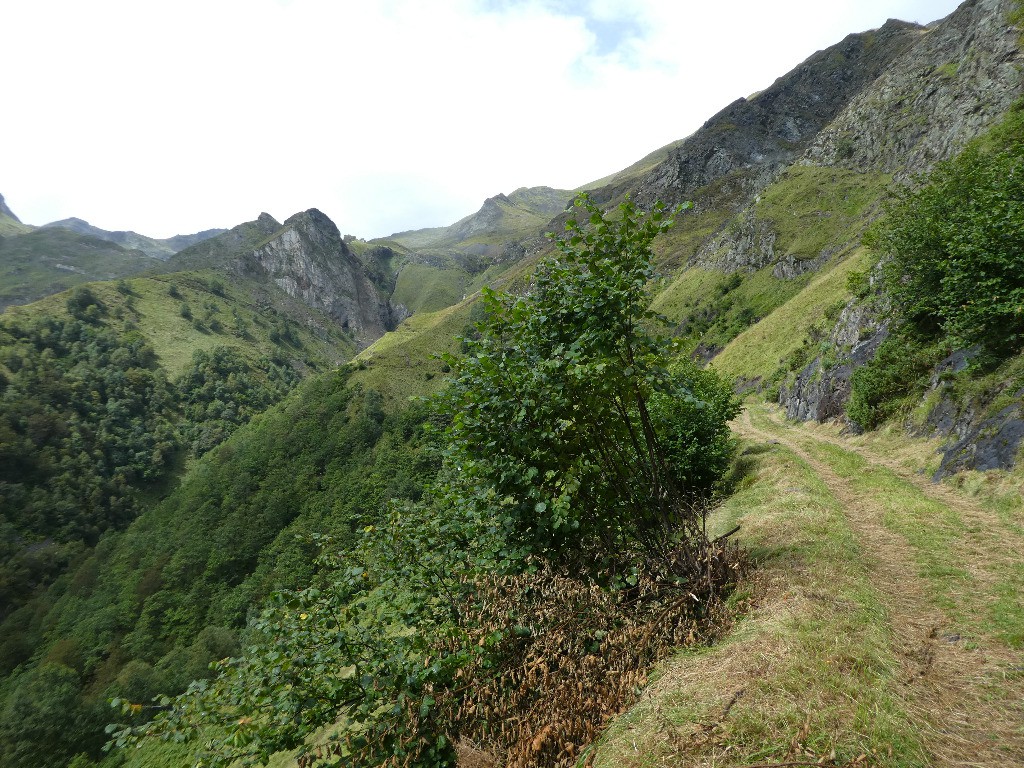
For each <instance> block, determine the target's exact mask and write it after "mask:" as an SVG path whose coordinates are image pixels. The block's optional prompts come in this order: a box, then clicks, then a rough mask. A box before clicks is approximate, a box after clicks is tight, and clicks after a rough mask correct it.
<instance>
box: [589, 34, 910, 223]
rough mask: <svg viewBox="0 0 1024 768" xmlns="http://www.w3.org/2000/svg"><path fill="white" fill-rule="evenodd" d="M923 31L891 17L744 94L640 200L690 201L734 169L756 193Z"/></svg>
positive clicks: (683, 149)
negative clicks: (749, 94)
mask: <svg viewBox="0 0 1024 768" xmlns="http://www.w3.org/2000/svg"><path fill="white" fill-rule="evenodd" d="M921 34H922V28H921V27H918V26H917V25H914V24H907V23H905V22H900V21H889V22H887V23H886V24H885V26H883V27H882V28H881V29H879V30H877V31H874V32H865V33H860V34H852V35H849V36H847V37H846V38H845V39H844V40H843V41H842V42H840V43H838V44H836V45H833V46H831V47H830V48H827V49H825V50H823V51H819V52H817V53H816V54H814V55H813V56H811V57H810V58H809V59H807V61H805V62H804V63H803V64H801V65H800V66H799V67H797V68H796V69H794V70H793V71H792V72H790V73H789V74H787V75H785V76H783V77H780V78H779V79H778V80H776V81H775V83H773V84H772V85H771V86H770V87H769V88H767V89H765V90H764V91H762V92H761V93H759V94H756V95H755V96H752V97H750V98H749V99H745V98H744V99H737V100H736V101H735V102H733V103H732V104H730V105H729V106H728V107H726V108H725V109H723V110H722V111H721V112H719V113H718V114H716V115H715V116H714V117H712V118H711V119H710V120H708V121H707V122H706V123H705V124H704V125H703V126H702V127H701V128H700V129H699V130H698V131H697V132H695V133H694V134H693V135H692V136H690V137H689V138H688V139H686V140H684V141H683V142H682V143H681V144H680V145H679V146H678V147H676V148H674V149H672V150H671V151H670V152H669V156H668V158H667V159H666V160H665V161H664V162H662V163H661V164H660V165H658V166H657V167H656V168H654V169H653V170H652V171H651V172H650V173H648V174H647V175H646V176H644V177H643V178H642V179H641V180H640V182H639V184H638V185H637V189H636V191H635V195H636V199H637V201H638V203H639V204H640V205H641V206H649V205H652V204H653V203H654V201H655V200H662V201H664V202H666V203H672V204H674V203H679V202H683V201H685V200H688V199H692V198H693V196H694V193H695V191H696V190H698V189H699V188H701V187H704V186H706V185H708V184H711V183H713V182H715V181H717V180H719V179H721V178H723V177H725V176H726V175H727V174H730V173H733V172H742V173H744V175H745V176H746V177H747V186H748V188H749V189H748V192H749V194H750V195H753V194H756V192H757V191H758V190H759V189H763V188H764V187H765V186H766V185H767V184H768V183H770V182H771V181H772V180H774V179H775V178H776V176H777V175H778V173H779V172H780V171H781V170H782V169H783V168H784V167H786V166H788V165H790V164H791V163H792V162H793V161H795V160H796V159H797V158H798V157H799V156H800V155H801V154H802V153H803V152H804V151H805V150H806V148H807V147H808V145H809V143H810V142H811V141H812V140H813V139H814V138H815V137H816V136H817V134H818V132H819V131H821V130H822V129H823V128H824V127H825V126H826V125H828V123H830V122H831V121H832V120H833V119H835V117H836V116H837V115H838V114H839V113H840V112H841V111H842V110H843V109H844V108H845V107H846V106H847V105H848V104H849V103H850V100H851V99H852V98H854V97H855V96H856V95H857V94H858V93H859V92H860V91H861V90H863V89H864V88H865V87H867V86H868V85H870V84H871V83H872V82H874V81H875V79H876V78H877V77H878V76H879V75H881V74H882V73H883V72H885V71H886V70H887V69H889V68H890V67H891V66H892V64H893V62H894V61H895V60H896V59H897V58H899V57H900V56H901V55H902V54H903V53H904V52H905V51H906V50H907V49H909V48H910V47H911V46H912V45H913V44H914V43H915V42H916V41H917V39H918V37H919V36H920V35H921ZM613 193H614V190H608V191H605V192H602V194H601V196H602V197H610V196H611V195H612V194H613Z"/></svg>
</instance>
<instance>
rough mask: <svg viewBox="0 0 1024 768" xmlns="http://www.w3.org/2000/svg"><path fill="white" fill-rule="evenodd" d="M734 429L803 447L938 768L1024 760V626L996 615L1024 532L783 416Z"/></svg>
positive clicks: (763, 414) (746, 419) (747, 418)
mask: <svg viewBox="0 0 1024 768" xmlns="http://www.w3.org/2000/svg"><path fill="white" fill-rule="evenodd" d="M739 429H740V432H741V434H744V435H745V436H746V437H749V438H753V439H755V440H761V441H765V442H768V441H772V440H776V441H778V442H779V443H780V444H782V445H784V446H785V447H786V448H787V449H789V450H791V451H793V452H794V453H796V454H797V455H798V456H800V457H801V458H802V459H803V460H805V461H806V462H807V463H808V464H809V465H810V466H811V467H812V468H813V469H814V471H815V472H816V473H817V474H818V476H819V477H821V478H822V480H823V481H824V482H825V484H826V486H828V488H829V491H830V493H832V495H833V496H834V497H835V498H836V499H837V500H838V501H839V502H840V503H841V504H842V506H843V508H844V510H845V513H846V517H847V519H848V520H849V521H850V525H851V527H852V528H853V530H854V533H855V534H856V535H857V536H858V538H859V539H860V541H861V542H862V544H863V548H864V550H865V558H866V561H867V563H868V565H869V569H870V578H871V582H872V584H873V585H874V586H875V587H876V589H878V591H879V592H880V593H881V594H882V595H883V599H884V602H885V604H886V607H887V608H888V620H889V623H890V625H891V628H892V632H893V636H894V650H895V652H896V656H897V658H899V660H900V664H901V667H902V677H903V681H904V684H905V686H906V689H907V690H906V699H907V702H908V705H909V707H910V709H911V710H912V713H913V715H914V716H915V720H918V722H919V723H920V725H921V728H922V734H923V735H924V741H925V745H926V748H927V751H928V753H929V754H930V755H931V757H932V758H933V759H934V764H935V765H979V766H981V765H986V766H987V765H991V766H1005V765H1014V764H1018V765H1024V711H1022V709H1021V703H1022V697H1021V694H1022V690H1021V685H1020V682H1021V681H1020V679H1019V675H1014V674H1013V673H1014V672H1018V673H1019V671H1020V668H1019V665H1020V664H1021V662H1022V661H1024V657H1022V656H1021V654H1020V653H1019V652H1016V651H1015V650H1014V648H1012V647H1011V646H1013V645H1018V643H1017V642H1015V640H1017V639H1019V638H1018V636H1017V632H1019V625H1018V629H1017V631H1016V632H1014V631H1010V632H1007V631H1005V630H1006V629H1012V628H1008V627H1007V628H1002V627H1001V624H1004V623H1005V619H1006V618H1007V617H1005V616H1002V615H999V614H1001V613H1002V612H1003V610H1005V609H1008V608H1009V606H1006V605H1003V603H1004V602H1005V601H1004V600H1001V599H1000V594H999V593H1000V591H1001V584H1002V581H1004V580H1006V579H1007V578H1012V575H1009V574H1007V575H1003V576H1002V578H1000V577H1001V575H1002V574H1003V572H1004V571H1005V570H1006V569H1011V570H1012V569H1013V566H1014V565H1015V564H1016V563H1017V562H1018V561H1019V560H1020V554H1019V553H1021V552H1022V551H1024V549H1022V544H1024V542H1022V541H1021V540H1020V538H1019V536H1017V535H1015V534H1014V533H1013V532H1010V531H1007V530H1005V528H1004V526H1003V525H1001V523H1000V520H999V519H998V518H997V516H996V515H993V514H991V513H987V512H986V511H985V510H984V509H983V508H982V507H981V506H980V505H978V504H976V503H974V502H972V501H970V500H967V499H965V498H963V497H962V496H960V495H958V494H956V493H955V492H954V491H952V490H951V489H948V488H946V487H944V486H940V485H936V484H933V483H931V482H929V481H928V480H926V479H924V478H922V477H921V476H920V475H917V474H916V473H912V472H910V471H908V470H907V469H906V468H905V467H903V466H902V465H899V464H898V463H897V462H895V461H893V460H891V459H887V458H885V457H881V456H877V455H867V456H866V455H865V453H863V452H860V453H857V452H854V451H851V450H850V449H849V447H847V446H844V445H843V444H842V441H841V440H839V439H836V438H832V437H828V436H823V435H822V434H820V433H816V432H811V431H808V430H803V429H800V428H799V427H789V426H787V425H785V424H783V423H782V422H781V419H780V417H779V415H778V413H777V412H768V411H763V410H758V411H757V413H756V416H752V414H751V412H750V411H747V412H746V413H744V415H743V417H742V419H741V421H740V423H739ZM1014 591H1015V592H1016V590H1014ZM1016 597H1018V598H1019V597H1020V593H1019V592H1017V593H1016ZM1018 611H1019V606H1018ZM1017 618H1018V619H1019V615H1018V617H1017ZM1001 630H1002V631H1001ZM1007 641H1009V643H1008V642H1007ZM1013 677H1017V678H1018V679H1017V680H1012V678H1013Z"/></svg>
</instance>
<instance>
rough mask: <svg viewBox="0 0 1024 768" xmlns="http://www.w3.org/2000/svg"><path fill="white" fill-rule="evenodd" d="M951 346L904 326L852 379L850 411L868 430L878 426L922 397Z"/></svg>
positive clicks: (848, 409) (850, 414) (847, 407)
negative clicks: (934, 368) (930, 373)
mask: <svg viewBox="0 0 1024 768" xmlns="http://www.w3.org/2000/svg"><path fill="white" fill-rule="evenodd" d="M946 353H948V348H945V345H943V344H941V343H939V344H936V343H935V342H933V341H930V340H928V339H924V338H922V337H921V336H920V335H917V334H915V333H913V331H912V330H911V329H908V328H904V329H900V330H899V331H898V332H896V333H894V334H893V335H892V336H890V337H889V338H888V339H886V340H885V341H884V342H882V344H881V345H880V346H879V348H878V352H877V353H876V354H875V357H874V358H872V359H871V360H870V361H869V362H868V363H867V364H866V365H863V366H861V367H859V368H857V369H856V370H855V371H854V372H853V375H852V377H851V379H850V399H849V401H848V402H847V405H846V414H847V416H849V417H850V418H851V419H852V420H853V421H855V422H856V423H857V424H859V425H860V426H861V427H863V428H864V429H874V428H875V427H877V426H878V425H879V424H881V423H882V422H884V421H886V420H888V419H890V418H892V417H894V416H896V415H897V414H898V413H899V412H900V410H901V408H903V407H904V406H906V405H907V404H908V403H909V402H911V401H912V400H915V399H916V398H918V397H920V395H921V393H922V392H923V391H924V389H925V387H926V386H927V383H928V376H929V372H930V371H931V368H932V366H934V365H935V364H936V363H938V362H939V360H941V359H942V358H943V357H944V356H945V354H946Z"/></svg>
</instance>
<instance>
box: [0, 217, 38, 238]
mask: <svg viewBox="0 0 1024 768" xmlns="http://www.w3.org/2000/svg"><path fill="white" fill-rule="evenodd" d="M32 229H33V227H30V226H29V225H28V224H22V223H21V222H20V221H16V220H15V219H12V218H11V217H10V216H8V215H6V214H4V213H0V236H2V237H9V236H10V235H25V234H28V233H29V232H31V231H32Z"/></svg>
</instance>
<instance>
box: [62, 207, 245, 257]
mask: <svg viewBox="0 0 1024 768" xmlns="http://www.w3.org/2000/svg"><path fill="white" fill-rule="evenodd" d="M47 227H59V228H61V229H69V230H71V231H72V232H78V233H79V234H83V235H91V236H92V237H97V238H99V239H100V240H109V241H110V242H112V243H117V244H118V245H120V246H122V247H124V248H127V249H129V250H137V251H142V252H143V253H145V254H146V255H147V256H152V257H153V258H154V259H160V260H162V261H166V260H167V259H169V258H170V257H171V256H173V255H174V254H176V253H177V252H178V251H181V250H184V249H185V248H188V247H189V246H190V245H195V244H196V243H199V242H202V241H203V240H208V239H209V238H211V237H214V236H216V235H219V234H221V233H222V232H226V231H227V230H224V229H207V230H205V231H203V232H196V233H195V234H192V235H175V236H174V237H168V238H163V239H157V238H152V237H146V236H145V235H140V234H139V233H138V232H123V231H118V232H108V231H107V230H105V229H100V228H99V227H94V226H92V225H91V224H90V223H89V222H87V221H84V220H82V219H77V218H70V219H61V220H60V221H51V222H50V223H49V224H44V225H43V228H44V229H45V228H47Z"/></svg>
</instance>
